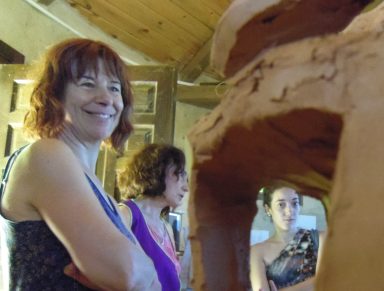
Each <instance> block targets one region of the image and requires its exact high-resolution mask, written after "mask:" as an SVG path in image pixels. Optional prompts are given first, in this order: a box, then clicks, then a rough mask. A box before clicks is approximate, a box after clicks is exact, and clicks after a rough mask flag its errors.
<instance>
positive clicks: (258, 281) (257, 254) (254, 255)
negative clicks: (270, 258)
mask: <svg viewBox="0 0 384 291" xmlns="http://www.w3.org/2000/svg"><path fill="white" fill-rule="evenodd" d="M250 265H251V283H252V289H253V290H254V291H259V290H262V291H269V285H268V280H267V276H266V270H265V264H264V259H263V243H260V244H256V245H254V246H252V247H251V258H250Z"/></svg>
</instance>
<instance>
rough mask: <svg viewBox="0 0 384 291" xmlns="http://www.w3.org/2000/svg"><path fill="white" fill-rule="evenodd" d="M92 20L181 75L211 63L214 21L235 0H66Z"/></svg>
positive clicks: (191, 75) (185, 77) (189, 76)
mask: <svg viewBox="0 0 384 291" xmlns="http://www.w3.org/2000/svg"><path fill="white" fill-rule="evenodd" d="M66 1H67V3H68V4H70V5H71V7H73V8H74V9H76V10H77V11H78V12H80V14H81V15H83V16H84V17H86V19H88V21H89V22H90V23H92V24H93V25H96V26H97V27H99V28H100V29H101V30H103V31H104V32H106V33H107V34H109V35H111V36H112V37H113V38H116V39H118V40H120V41H121V42H122V43H124V44H125V45H127V46H128V47H130V48H133V49H134V50H137V51H140V52H141V53H143V54H144V55H146V56H148V58H150V59H153V60H155V61H157V62H159V63H160V64H164V65H171V66H174V67H176V68H177V69H178V71H179V80H182V81H186V82H194V81H195V80H196V79H197V78H198V77H199V76H200V75H201V74H203V76H204V75H205V76H208V77H209V78H208V79H212V80H217V81H218V82H219V81H221V79H220V77H219V76H217V75H216V74H215V73H214V72H213V71H212V70H211V69H210V68H209V52H210V45H211V39H212V35H213V32H214V29H215V26H216V24H217V22H218V20H219V18H220V16H221V15H222V14H223V12H224V11H225V10H226V8H227V7H228V6H229V4H230V2H231V0H110V1H106V0H66Z"/></svg>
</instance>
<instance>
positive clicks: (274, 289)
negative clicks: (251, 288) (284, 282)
mask: <svg viewBox="0 0 384 291" xmlns="http://www.w3.org/2000/svg"><path fill="white" fill-rule="evenodd" d="M259 291H278V290H277V287H276V285H275V283H274V282H273V281H272V280H269V289H268V290H267V289H266V288H260V289H259Z"/></svg>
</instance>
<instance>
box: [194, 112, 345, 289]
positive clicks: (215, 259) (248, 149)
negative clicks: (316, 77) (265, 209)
mask: <svg viewBox="0 0 384 291" xmlns="http://www.w3.org/2000/svg"><path fill="white" fill-rule="evenodd" d="M342 129H343V118H342V116H341V115H340V114H338V113H332V112H327V111H321V110H317V109H313V108H309V109H296V110H292V111H289V112H284V113H280V114H278V115H274V116H266V117H263V118H260V119H257V120H254V122H253V124H251V125H249V126H248V127H245V126H244V125H241V126H240V125H236V124H235V123H234V125H233V126H231V127H230V128H228V129H227V130H226V131H225V133H224V136H223V137H222V139H221V141H220V143H219V144H216V145H215V146H214V147H213V148H214V149H213V151H212V152H211V153H210V156H211V158H210V159H207V160H206V161H204V162H203V163H200V164H197V165H195V170H194V175H193V176H192V185H193V186H192V187H194V188H195V189H192V191H193V192H194V194H195V195H194V197H193V202H192V203H191V205H193V209H191V210H192V211H193V213H194V214H193V215H192V216H191V218H192V219H195V220H196V225H197V226H196V229H195V234H196V238H197V241H198V242H200V243H198V244H195V248H194V250H195V251H197V252H199V253H200V254H199V255H198V256H196V258H194V260H197V258H198V257H200V255H201V258H202V261H195V264H200V266H201V269H200V268H195V270H196V271H197V272H198V274H196V280H197V282H196V286H197V288H199V287H201V286H199V283H201V284H204V286H205V287H207V290H211V289H210V287H209V286H212V287H214V288H216V289H217V288H219V289H220V290H235V289H236V288H238V287H239V286H240V285H242V286H246V284H247V282H248V281H249V277H248V275H249V274H248V268H249V266H248V263H247V262H248V255H249V239H250V230H251V225H252V222H253V219H254V217H255V215H256V214H257V212H258V211H260V209H259V210H258V209H257V206H256V200H257V196H258V195H257V194H258V190H259V189H260V188H261V187H262V186H263V185H264V184H265V183H267V182H268V181H270V180H275V179H282V180H285V181H288V182H290V183H293V184H295V185H296V186H297V187H299V188H300V189H301V192H302V193H303V194H305V195H308V196H311V197H314V198H316V199H319V200H321V201H323V202H324V205H325V208H327V204H328V201H329V196H328V195H329V193H330V191H331V187H332V179H333V175H334V172H335V166H336V162H337V155H338V150H339V143H340V138H341V133H342ZM199 270H200V271H201V272H199ZM223 274H231V275H229V276H225V278H223ZM239 283H240V285H239ZM221 287H222V289H221ZM212 290H213V289H212Z"/></svg>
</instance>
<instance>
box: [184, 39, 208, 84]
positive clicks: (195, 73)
mask: <svg viewBox="0 0 384 291" xmlns="http://www.w3.org/2000/svg"><path fill="white" fill-rule="evenodd" d="M211 44H212V38H210V39H209V40H208V41H207V42H206V43H205V44H204V45H203V46H202V48H201V49H200V50H199V51H198V52H197V53H196V54H195V55H194V56H193V58H192V59H191V60H190V61H189V62H188V63H187V64H186V65H184V67H183V68H182V69H181V70H179V80H181V81H184V82H190V83H193V82H194V81H195V80H196V79H197V78H198V77H199V76H200V75H201V73H202V72H204V70H205V69H206V68H207V67H208V66H209V57H210V52H211Z"/></svg>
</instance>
